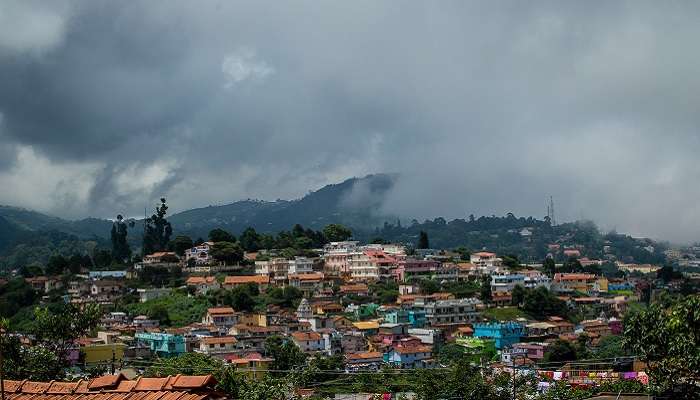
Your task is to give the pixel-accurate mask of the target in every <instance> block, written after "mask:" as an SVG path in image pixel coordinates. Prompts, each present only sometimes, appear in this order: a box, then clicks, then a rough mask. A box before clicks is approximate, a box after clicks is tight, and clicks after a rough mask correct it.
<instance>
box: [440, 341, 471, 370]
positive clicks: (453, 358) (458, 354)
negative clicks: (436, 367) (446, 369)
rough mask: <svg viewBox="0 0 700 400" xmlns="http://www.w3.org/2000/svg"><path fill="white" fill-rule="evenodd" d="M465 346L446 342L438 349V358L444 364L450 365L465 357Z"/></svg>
mask: <svg viewBox="0 0 700 400" xmlns="http://www.w3.org/2000/svg"><path fill="white" fill-rule="evenodd" d="M464 351H465V348H464V347H462V346H460V345H458V344H454V343H450V344H446V345H444V346H441V347H440V350H439V351H438V360H440V363H441V364H443V365H450V364H452V363H455V362H458V361H459V360H461V359H462V358H464Z"/></svg>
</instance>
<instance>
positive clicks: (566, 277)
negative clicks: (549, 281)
mask: <svg viewBox="0 0 700 400" xmlns="http://www.w3.org/2000/svg"><path fill="white" fill-rule="evenodd" d="M588 279H595V275H593V274H562V273H556V274H554V280H555V281H580V280H588Z"/></svg>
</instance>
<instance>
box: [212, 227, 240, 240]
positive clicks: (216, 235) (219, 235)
mask: <svg viewBox="0 0 700 400" xmlns="http://www.w3.org/2000/svg"><path fill="white" fill-rule="evenodd" d="M209 240H210V241H212V242H214V243H217V242H231V243H235V242H236V237H235V236H233V235H232V234H231V233H229V232H227V231H225V230H223V229H221V228H215V229H212V230H211V231H209Z"/></svg>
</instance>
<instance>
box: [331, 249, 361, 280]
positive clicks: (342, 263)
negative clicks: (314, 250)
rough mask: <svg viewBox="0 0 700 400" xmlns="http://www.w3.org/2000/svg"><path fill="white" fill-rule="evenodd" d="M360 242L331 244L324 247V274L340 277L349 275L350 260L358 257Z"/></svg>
mask: <svg viewBox="0 0 700 400" xmlns="http://www.w3.org/2000/svg"><path fill="white" fill-rule="evenodd" d="M357 243H358V242H354V241H345V242H330V243H328V244H326V245H325V246H324V247H323V261H324V263H325V264H324V272H325V273H326V274H328V275H333V276H339V275H343V274H347V273H348V272H349V269H350V262H349V260H350V258H352V257H353V256H356V255H357V254H358V253H359V251H358V246H357Z"/></svg>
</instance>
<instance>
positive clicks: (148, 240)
mask: <svg viewBox="0 0 700 400" xmlns="http://www.w3.org/2000/svg"><path fill="white" fill-rule="evenodd" d="M167 213H168V205H167V204H166V202H165V198H164V197H163V198H161V199H160V205H159V206H158V207H156V212H155V213H154V214H153V215H151V216H150V217H148V218H146V221H145V222H146V228H145V232H144V235H143V255H147V254H151V253H154V252H156V251H164V250H166V249H167V247H168V242H170V236H171V235H172V234H173V227H172V226H171V225H170V222H168V220H167V219H165V215H166V214H167Z"/></svg>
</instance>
